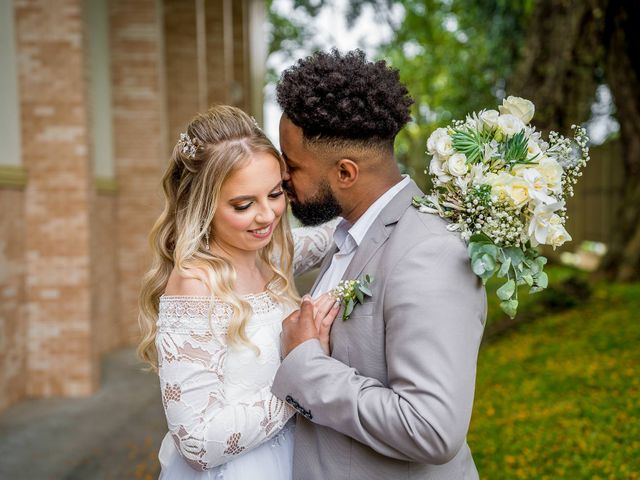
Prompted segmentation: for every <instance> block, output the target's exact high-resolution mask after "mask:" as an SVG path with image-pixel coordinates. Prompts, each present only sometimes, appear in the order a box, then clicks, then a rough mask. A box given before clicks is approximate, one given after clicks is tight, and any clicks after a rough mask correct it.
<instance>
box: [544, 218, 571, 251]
mask: <svg viewBox="0 0 640 480" xmlns="http://www.w3.org/2000/svg"><path fill="white" fill-rule="evenodd" d="M570 240H571V235H569V232H567V231H566V230H565V228H564V226H563V225H562V223H561V219H560V217H558V215H552V216H551V219H550V221H549V229H548V231H547V238H546V239H545V243H546V244H547V245H551V246H552V247H553V248H556V247H559V246H561V245H562V244H563V243H565V242H568V241H570Z"/></svg>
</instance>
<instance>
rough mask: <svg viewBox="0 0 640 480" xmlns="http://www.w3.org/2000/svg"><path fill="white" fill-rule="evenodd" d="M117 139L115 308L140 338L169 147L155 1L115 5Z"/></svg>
mask: <svg viewBox="0 0 640 480" xmlns="http://www.w3.org/2000/svg"><path fill="white" fill-rule="evenodd" d="M109 17H110V18H109V20H110V27H109V28H110V34H111V78H112V82H113V84H112V92H113V114H114V123H113V137H114V142H115V143H114V153H115V174H116V182H117V185H118V194H117V200H116V212H117V213H116V224H117V228H116V232H114V233H115V234H116V235H117V238H118V242H117V245H118V283H119V285H118V288H119V293H120V295H119V297H120V301H119V304H118V306H117V308H118V312H119V313H118V316H119V318H120V322H121V328H122V338H123V341H125V342H127V343H134V342H136V341H137V340H138V338H139V328H138V323H137V310H138V309H137V301H138V293H139V290H140V281H141V279H142V276H143V274H144V272H145V271H146V270H147V269H148V268H149V254H148V242H147V238H148V234H149V231H150V230H151V227H152V225H153V222H154V221H155V219H156V218H157V217H158V215H159V214H160V211H161V207H162V201H161V199H162V194H161V189H160V179H161V176H162V172H163V170H164V166H165V165H166V161H167V159H168V157H169V152H168V148H167V147H166V146H165V138H166V137H165V131H164V128H163V126H164V125H165V92H164V85H163V83H162V81H161V77H162V72H163V66H162V48H163V46H162V44H163V40H162V21H161V20H162V12H161V4H160V2H159V1H157V0H113V1H111V2H110V4H109Z"/></svg>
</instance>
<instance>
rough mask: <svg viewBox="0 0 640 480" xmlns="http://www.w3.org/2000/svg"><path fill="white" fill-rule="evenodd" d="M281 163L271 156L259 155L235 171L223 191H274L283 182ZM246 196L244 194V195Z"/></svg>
mask: <svg viewBox="0 0 640 480" xmlns="http://www.w3.org/2000/svg"><path fill="white" fill-rule="evenodd" d="M281 178H282V174H281V171H280V162H279V161H278V160H277V159H276V157H274V156H273V155H271V154H268V153H262V152H260V153H257V154H254V155H252V157H251V159H250V160H249V161H248V162H246V163H245V164H244V165H242V166H240V167H239V168H237V169H236V170H234V171H233V172H232V173H231V175H229V177H228V178H227V179H226V181H225V182H224V183H223V185H222V189H223V190H234V191H237V190H247V189H249V190H263V189H265V188H266V189H269V190H270V189H273V187H274V186H275V185H276V184H277V183H278V182H279V181H280V180H281ZM243 194H244V193H243Z"/></svg>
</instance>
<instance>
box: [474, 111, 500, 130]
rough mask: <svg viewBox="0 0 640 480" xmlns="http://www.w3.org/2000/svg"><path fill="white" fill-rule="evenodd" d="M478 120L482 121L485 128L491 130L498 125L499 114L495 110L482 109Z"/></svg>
mask: <svg viewBox="0 0 640 480" xmlns="http://www.w3.org/2000/svg"><path fill="white" fill-rule="evenodd" d="M479 116H480V120H481V121H482V123H483V125H484V127H485V129H486V130H491V129H492V128H495V127H496V126H497V125H498V117H499V116H500V114H499V113H498V111H497V110H483V111H482V112H480V115H479Z"/></svg>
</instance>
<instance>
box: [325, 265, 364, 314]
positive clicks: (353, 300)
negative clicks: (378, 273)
mask: <svg viewBox="0 0 640 480" xmlns="http://www.w3.org/2000/svg"><path fill="white" fill-rule="evenodd" d="M373 280H374V279H373V277H372V276H370V275H365V276H364V278H360V279H359V280H342V281H341V282H340V283H339V284H338V286H337V287H336V288H334V289H333V290H331V295H332V296H333V297H334V298H335V299H336V300H337V301H338V302H340V304H341V305H342V306H343V307H344V309H343V311H342V320H349V317H350V316H351V313H352V312H353V309H354V308H355V306H356V304H358V303H364V299H365V297H370V296H371V295H372V293H371V284H372V283H373Z"/></svg>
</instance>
